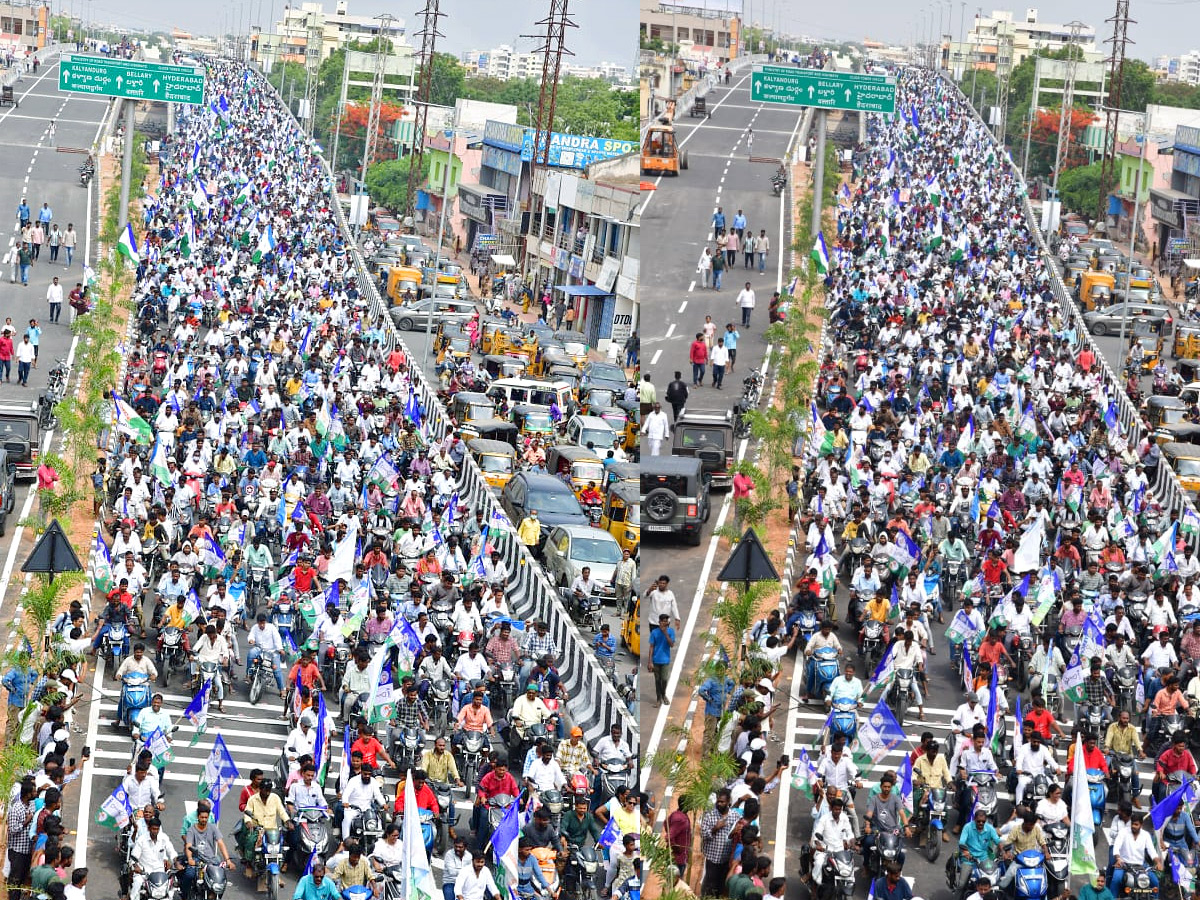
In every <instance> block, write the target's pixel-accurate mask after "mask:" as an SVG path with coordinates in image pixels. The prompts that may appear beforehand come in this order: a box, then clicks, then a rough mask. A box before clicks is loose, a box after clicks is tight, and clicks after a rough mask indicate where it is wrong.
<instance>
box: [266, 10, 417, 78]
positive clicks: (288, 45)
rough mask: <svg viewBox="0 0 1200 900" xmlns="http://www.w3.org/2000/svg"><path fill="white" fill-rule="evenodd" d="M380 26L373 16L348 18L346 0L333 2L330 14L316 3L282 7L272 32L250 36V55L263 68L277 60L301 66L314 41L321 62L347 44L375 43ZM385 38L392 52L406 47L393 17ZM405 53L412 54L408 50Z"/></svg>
mask: <svg viewBox="0 0 1200 900" xmlns="http://www.w3.org/2000/svg"><path fill="white" fill-rule="evenodd" d="M381 24H382V23H381V21H380V20H379V19H378V18H376V17H374V16H353V15H350V12H349V7H348V5H347V0H337V6H336V7H335V9H334V12H333V14H332V15H331V14H328V13H326V12H325V9H324V7H323V6H322V4H320V3H309V2H306V3H302V4H301V5H300V6H285V7H284V8H283V18H282V19H280V20H279V21H278V22H276V23H275V25H274V29H273V30H272V31H270V32H265V33H264V32H260V31H253V32H252V33H251V36H250V39H251V56H252V58H253V59H254V60H256V61H258V62H260V63H261V64H262V65H263V66H264V67H265V68H269V67H270V66H272V65H274V64H275V63H276V62H280V61H286V62H294V63H300V64H301V65H303V64H304V61H305V55H306V52H307V49H308V45H309V41H310V39H316V40H318V41H319V43H320V48H321V49H320V58H321V59H322V60H325V59H328V58H329V57H330V56H331V55H332V54H333V53H335V52H337V51H338V50H339V49H341V48H342V47H344V46H346V45H347V44H349V43H352V42H355V41H359V42H361V43H364V44H365V43H369V42H371V41H373V40H375V38H376V36H377V35H378V34H379V28H380V25H381ZM385 35H386V37H387V38H388V39H389V40H390V41H391V42H392V45H393V49H394V50H395V51H397V52H400V51H401V48H402V47H407V41H406V39H405V30H404V20H403V19H399V18H395V17H393V18H392V20H391V24H390V25H389V26H388V28H387V31H386V32H385ZM408 54H409V55H411V54H412V48H411V47H409V48H408Z"/></svg>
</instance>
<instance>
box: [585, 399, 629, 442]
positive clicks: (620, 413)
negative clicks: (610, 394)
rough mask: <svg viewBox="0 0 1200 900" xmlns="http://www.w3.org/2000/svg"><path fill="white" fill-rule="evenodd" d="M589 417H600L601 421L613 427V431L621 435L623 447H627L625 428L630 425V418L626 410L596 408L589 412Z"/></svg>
mask: <svg viewBox="0 0 1200 900" xmlns="http://www.w3.org/2000/svg"><path fill="white" fill-rule="evenodd" d="M588 415H589V416H599V417H600V418H601V419H603V420H604V421H605V422H607V423H608V424H609V425H611V426H612V427H613V431H615V432H616V433H617V434H619V435H621V446H622V447H624V446H625V427H626V425H628V424H629V416H628V415H626V413H625V410H623V409H619V408H617V407H615V406H609V407H602V406H594V407H592V409H591V411H590V412H588Z"/></svg>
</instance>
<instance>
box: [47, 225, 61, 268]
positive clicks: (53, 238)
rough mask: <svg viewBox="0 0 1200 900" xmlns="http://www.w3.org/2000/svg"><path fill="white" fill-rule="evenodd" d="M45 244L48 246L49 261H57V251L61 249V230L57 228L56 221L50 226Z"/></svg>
mask: <svg viewBox="0 0 1200 900" xmlns="http://www.w3.org/2000/svg"><path fill="white" fill-rule="evenodd" d="M46 244H47V246H49V247H50V262H58V251H59V250H60V249H62V232H61V231H59V230H58V223H57V222H56V223H55V224H53V225H51V226H50V233H49V234H48V235H46Z"/></svg>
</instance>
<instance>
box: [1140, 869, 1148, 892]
mask: <svg viewBox="0 0 1200 900" xmlns="http://www.w3.org/2000/svg"><path fill="white" fill-rule="evenodd" d="M1137 886H1138V887H1139V888H1143V889H1145V888H1148V887H1150V876H1149V875H1147V874H1146V873H1145V872H1139V873H1138V877H1137Z"/></svg>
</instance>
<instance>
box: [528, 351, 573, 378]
mask: <svg viewBox="0 0 1200 900" xmlns="http://www.w3.org/2000/svg"><path fill="white" fill-rule="evenodd" d="M556 365H574V360H572V359H571V357H570V356H568V355H567V351H566V350H564V349H563V348H562V347H559V346H558V345H557V344H554V345H551V346H548V347H547V346H544V345H543V346H542V348H541V350H540V351H539V352H538V355H537V358H536V359H535V360H534V361H533V365H532V366H531V367H530V371H531V372H532V373H533V374H534V375H537V376H538V377H539V378H544V377H545V376H546V373H547V372H548V371H550V367H551V366H556Z"/></svg>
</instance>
